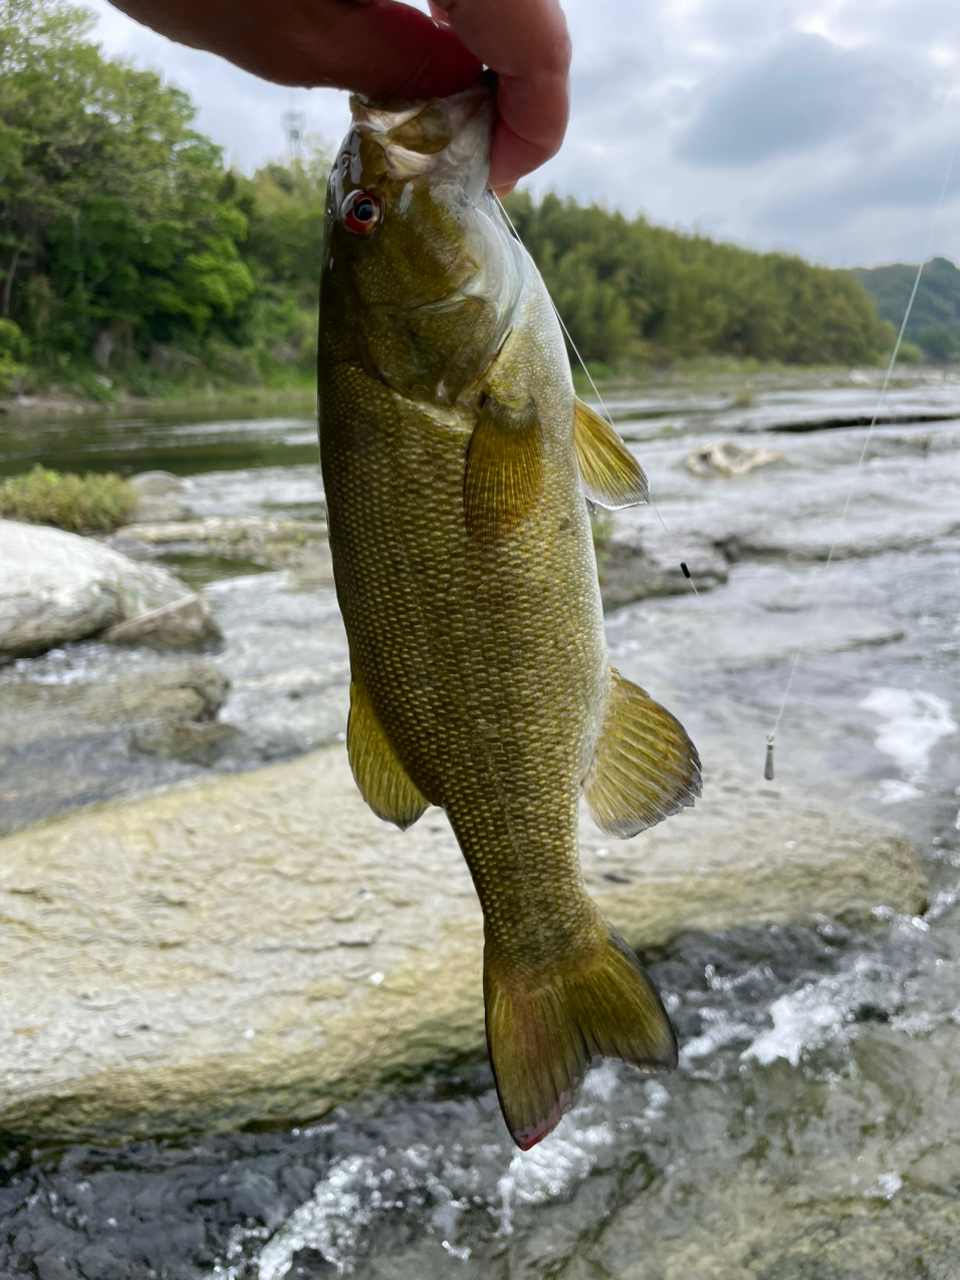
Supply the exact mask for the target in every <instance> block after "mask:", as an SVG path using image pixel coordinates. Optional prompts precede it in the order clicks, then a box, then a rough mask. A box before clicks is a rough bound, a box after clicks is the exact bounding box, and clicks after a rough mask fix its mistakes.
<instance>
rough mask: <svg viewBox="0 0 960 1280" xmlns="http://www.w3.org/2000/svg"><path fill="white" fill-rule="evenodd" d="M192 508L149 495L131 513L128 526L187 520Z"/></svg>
mask: <svg viewBox="0 0 960 1280" xmlns="http://www.w3.org/2000/svg"><path fill="white" fill-rule="evenodd" d="M189 517H190V508H189V507H188V506H187V504H186V503H185V502H177V501H176V499H174V498H167V497H163V496H159V495H158V496H154V495H152V494H148V495H146V496H145V497H143V498H141V499H140V501H139V502H138V503H137V505H136V506H135V507H134V508H133V511H131V513H130V519H129V521H128V524H141V523H144V524H146V523H156V524H160V523H164V522H166V521H168V520H187V519H189Z"/></svg>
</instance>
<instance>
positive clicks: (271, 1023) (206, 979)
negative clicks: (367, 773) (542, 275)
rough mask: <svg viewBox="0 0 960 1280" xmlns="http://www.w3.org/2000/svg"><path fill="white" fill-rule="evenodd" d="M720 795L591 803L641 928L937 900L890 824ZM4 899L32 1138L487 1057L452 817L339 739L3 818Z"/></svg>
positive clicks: (365, 1084)
mask: <svg viewBox="0 0 960 1280" xmlns="http://www.w3.org/2000/svg"><path fill="white" fill-rule="evenodd" d="M706 758H707V759H708V760H709V758H710V753H709V752H707V753H706ZM705 791H706V798H705V800H704V801H703V802H702V803H701V804H700V805H698V807H697V809H696V810H694V811H692V812H688V813H685V814H684V815H683V817H681V818H676V819H672V820H671V821H669V822H667V823H665V824H662V825H661V826H659V827H657V828H655V829H654V830H653V831H650V832H647V833H644V834H643V835H642V836H639V837H637V838H636V839H634V840H631V841H624V842H622V843H621V842H617V843H616V844H613V843H611V842H610V841H607V840H605V839H604V838H603V837H601V836H600V835H599V833H598V832H597V831H595V830H594V829H593V828H592V826H589V824H588V823H587V821H586V820H585V821H584V825H583V831H582V844H581V851H582V856H583V864H584V873H585V877H586V880H587V883H588V885H589V887H590V888H591V891H592V892H593V893H594V894H595V895H596V897H597V899H598V901H599V903H600V906H601V908H602V909H603V910H604V912H606V913H607V915H608V916H609V917H610V919H611V920H612V921H613V922H614V924H615V925H616V926H617V928H619V929H620V930H621V932H622V933H623V934H624V936H625V937H626V938H627V939H628V941H629V942H630V943H631V945H633V946H637V947H650V946H656V945H660V944H663V943H665V942H667V941H668V940H669V939H670V938H672V937H674V936H675V935H677V934H678V933H679V932H681V931H683V930H689V929H724V928H728V927H730V926H733V925H737V924H744V923H756V922H761V921H781V922H786V921H812V920H814V919H815V918H816V917H818V916H820V915H821V914H826V915H831V916H837V915H843V916H849V917H852V918H861V919H866V918H869V916H870V913H871V911H872V910H874V909H875V908H877V907H878V906H886V907H889V908H892V909H894V910H896V911H907V912H916V911H918V910H920V909H921V908H922V906H923V903H924V899H925V885H924V880H923V876H922V874H921V872H920V870H919V867H918V864H917V861H916V857H915V854H914V851H913V849H912V846H911V845H910V842H909V840H908V839H907V837H906V836H905V835H904V834H903V833H902V832H901V831H900V830H899V829H898V828H896V827H893V826H890V825H887V824H884V823H880V822H878V821H876V820H874V819H871V818H867V817H864V816H861V815H859V814H855V813H849V812H845V811H842V810H838V809H834V808H831V807H830V806H828V805H826V804H823V803H821V802H819V801H818V800H816V799H814V798H811V797H808V796H804V795H799V794H791V793H790V792H788V791H787V789H786V788H780V787H776V788H773V787H767V786H764V785H763V784H760V783H756V782H754V781H753V779H752V778H751V779H749V780H748V779H747V778H746V776H745V775H744V774H743V773H741V772H739V771H738V770H737V769H735V768H733V767H727V766H723V765H720V766H718V767H714V768H713V769H712V770H708V773H707V779H706V788H705ZM0 895H2V897H0V904H2V905H0V979H2V987H3V991H4V1018H3V1022H2V1026H0V1054H2V1060H3V1063H4V1071H3V1074H2V1076H0V1126H2V1127H3V1128H4V1129H6V1130H7V1131H10V1132H13V1133H20V1134H29V1135H30V1136H31V1138H32V1139H33V1140H38V1139H40V1138H41V1137H42V1138H44V1139H48V1138H54V1137H55V1138H57V1139H73V1138H79V1137H81V1136H96V1137H98V1138H111V1139H122V1138H124V1137H129V1136H134V1135H143V1134H148V1133H171V1132H174V1131H184V1130H188V1129H190V1128H200V1127H203V1128H205V1129H206V1128H209V1127H210V1126H214V1127H224V1128H227V1127H240V1126H242V1125H244V1124H247V1123H249V1122H265V1123H280V1122H288V1121H291V1120H293V1119H297V1118H299V1119H306V1118H310V1117H315V1116H320V1115H322V1114H324V1113H325V1112H327V1111H329V1110H330V1108H331V1107H333V1106H335V1105H337V1104H338V1103H340V1102H342V1101H343V1100H345V1099H347V1098H348V1097H350V1096H352V1095H356V1094H358V1093H361V1092H363V1091H365V1090H368V1089H371V1088H374V1087H377V1086H380V1085H382V1084H383V1083H384V1082H385V1081H386V1080H388V1079H391V1078H392V1079H396V1078H397V1077H398V1073H399V1074H401V1075H404V1076H405V1077H406V1078H409V1076H410V1075H411V1073H413V1074H415V1073H417V1072H418V1071H422V1070H423V1069H425V1068H426V1067H428V1066H429V1065H431V1064H435V1063H440V1062H444V1061H450V1060H451V1059H455V1058H457V1057H458V1056H460V1055H463V1054H470V1055H475V1054H478V1053H480V1052H482V1045H483V1001H482V991H481V947H482V935H481V920H480V911H479V907H478V905H477V901H476V896H475V894H474V891H473V887H472V885H471V882H470V877H469V873H468V872H467V868H466V866H465V864H464V862H463V859H462V858H461V856H460V854H459V851H458V850H457V847H456V844H455V842H454V840H453V837H452V835H451V833H450V829H449V826H448V824H447V822H446V819H445V818H444V817H443V815H442V814H441V813H439V811H437V810H431V811H429V812H428V813H427V814H425V815H424V817H423V818H422V819H421V821H420V822H419V823H418V824H417V825H416V826H415V827H413V828H411V830H410V831H408V832H406V833H400V832H399V831H397V830H396V829H395V828H392V827H389V826H387V825H385V824H383V823H381V822H378V820H377V819H376V818H375V817H374V816H373V815H372V813H370V811H369V810H368V809H367V808H366V807H365V805H364V804H363V802H362V801H361V799H360V797H359V795H358V794H357V792H356V788H355V787H354V784H353V780H352V778H351V776H350V770H349V766H348V764H347V761H346V755H345V752H344V751H343V749H342V747H339V748H330V749H326V750H323V751H320V752H316V753H314V754H312V755H309V756H305V757H302V758H301V759H298V760H296V761H294V762H291V763H287V764H282V765H278V766H273V767H271V768H268V769H263V770H260V771H257V772H255V773H248V774H244V775H239V776H237V775H235V776H232V777H222V778H219V779H216V780H212V781H208V782H204V783H202V784H201V785H194V786H191V787H189V788H181V789H178V790H174V791H168V792H166V793H162V794H159V795H154V796H151V797H149V798H146V799H142V800H138V801H136V802H133V803H127V804H111V805H105V806H101V807H100V808H98V809H94V810H88V811H86V812H82V813H79V814H74V815H71V816H70V817H68V818H65V819H63V820H60V821H57V822H51V823H47V824H45V825H44V826H42V827H38V828H34V829H32V830H28V831H23V832H20V833H18V834H16V835H13V836H8V837H6V838H5V839H3V840H2V841H0Z"/></svg>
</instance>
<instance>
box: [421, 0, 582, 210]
mask: <svg viewBox="0 0 960 1280" xmlns="http://www.w3.org/2000/svg"><path fill="white" fill-rule="evenodd" d="M441 4H442V7H443V8H444V9H445V10H446V12H447V16H448V18H449V20H450V24H451V26H452V27H453V29H454V31H456V32H457V34H458V35H459V36H460V37H461V39H462V40H463V43H464V44H465V45H466V46H467V48H468V49H470V50H471V51H472V52H473V53H475V54H476V55H477V57H478V58H481V59H482V60H483V61H484V62H485V63H486V64H487V66H489V67H492V68H493V70H494V71H496V72H498V74H499V87H498V90H497V108H498V111H499V120H498V122H497V126H496V128H495V131H494V135H493V147H492V152H491V170H490V185H491V186H492V187H494V189H498V188H500V187H505V186H511V185H512V184H513V183H515V182H516V181H517V179H518V178H520V177H522V176H523V175H524V174H526V173H529V172H530V171H531V170H533V169H535V168H536V167H537V166H538V165H540V164H543V162H544V161H545V160H548V159H549V158H550V156H552V155H554V154H555V153H556V152H557V151H558V150H559V148H560V144H561V142H562V141H563V135H564V132H565V131H566V126H567V119H568V117H569V113H570V87H569V74H570V36H569V34H568V32H567V24H566V21H565V19H564V16H563V11H562V10H561V8H560V5H559V3H558V0H441Z"/></svg>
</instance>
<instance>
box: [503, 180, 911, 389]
mask: <svg viewBox="0 0 960 1280" xmlns="http://www.w3.org/2000/svg"><path fill="white" fill-rule="evenodd" d="M507 207H508V210H509V212H510V216H511V218H512V220H513V222H514V223H515V225H516V227H517V229H518V231H519V233H520V237H521V239H522V240H523V242H524V243H525V244H526V246H527V248H528V249H529V250H530V252H531V254H532V255H533V257H534V259H535V261H536V263H537V266H538V267H539V268H540V271H541V274H542V275H543V278H544V280H545V282H546V284H547V287H548V288H549V289H550V292H551V294H552V295H553V298H554V301H555V302H556V304H557V308H558V310H559V311H560V314H561V315H562V316H563V317H564V319H565V321H566V323H567V325H568V327H569V329H570V332H571V335H572V337H573V340H574V342H575V343H576V345H577V347H578V348H579V350H580V353H581V355H582V356H583V357H584V359H585V360H587V361H590V360H604V361H608V362H616V361H624V360H627V361H629V360H635V359H637V358H638V357H639V358H644V357H646V358H648V359H650V360H657V361H667V360H672V359H675V358H677V357H680V358H685V359H691V358H697V357H700V356H705V355H730V356H735V357H738V358H741V359H742V358H750V357H752V358H754V359H756V360H760V361H779V362H783V363H787V364H848V365H849V364H861V363H873V362H874V361H875V360H876V359H877V358H878V356H879V354H880V352H881V350H882V349H883V347H884V346H885V345H888V343H889V337H888V334H887V330H886V328H885V327H884V326H883V325H881V324H880V323H879V322H878V320H877V318H876V316H875V314H874V311H873V307H872V306H871V304H870V301H869V299H868V298H867V297H866V295H865V293H864V292H863V290H862V288H860V286H859V285H858V284H857V283H856V281H855V280H854V279H853V276H852V274H851V273H850V272H848V271H834V270H830V269H828V268H826V267H816V266H811V265H810V264H809V263H807V262H804V261H803V260H802V259H800V258H795V257H789V256H787V255H785V254H780V253H765V254H759V253H753V252H750V251H749V250H747V249H741V248H738V247H737V246H736V245H730V244H718V243H716V242H715V241H713V240H709V239H707V238H706V237H704V236H689V235H680V234H677V233H676V232H673V231H668V230H666V229H665V228H662V227H652V226H650V225H649V223H647V222H646V221H645V219H643V218H636V219H633V220H630V219H627V218H625V217H623V216H622V215H621V214H617V213H613V214H611V213H608V212H607V211H606V210H604V209H600V208H598V207H597V206H596V205H592V206H590V207H589V208H583V207H581V206H579V205H578V204H576V203H575V202H574V201H573V200H560V199H559V198H558V197H557V196H547V197H546V198H545V199H544V201H543V202H542V204H540V205H539V206H535V205H534V204H533V202H532V200H531V198H530V196H529V195H527V194H524V193H520V194H515V195H513V196H511V197H510V198H509V200H508V201H507Z"/></svg>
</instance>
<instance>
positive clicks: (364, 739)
mask: <svg viewBox="0 0 960 1280" xmlns="http://www.w3.org/2000/svg"><path fill="white" fill-rule="evenodd" d="M347 756H348V757H349V760H350V768H351V769H352V770H353V776H354V778H355V779H356V781H357V786H358V787H359V788H360V794H361V795H362V796H363V798H364V800H366V802H367V804H368V805H369V806H370V808H371V809H372V810H373V812H374V813H375V814H376V815H377V817H378V818H383V819H384V821H385V822H395V823H396V824H397V826H398V827H400V829H401V830H403V829H404V828H406V827H409V826H411V825H412V824H413V823H414V822H416V820H417V819H418V818H419V817H420V815H421V814H422V813H423V811H424V809H426V807H427V804H428V802H427V801H426V800H425V799H424V797H423V796H422V795H421V794H420V792H419V791H418V790H417V788H416V787H415V786H414V784H413V783H412V782H411V781H410V779H409V777H408V776H407V771H406V770H405V769H404V767H403V765H402V764H401V763H400V761H399V760H398V759H397V753H396V752H395V751H394V749H393V747H392V746H391V745H390V742H389V741H388V739H387V736H386V734H385V733H384V732H383V729H381V727H380V722H379V720H377V717H376V716H375V715H374V711H373V707H371V705H370V700H369V698H368V697H367V695H366V693H365V692H364V690H363V688H362V686H361V685H359V684H358V683H357V682H356V681H355V680H354V681H353V683H352V684H351V685H350V718H349V719H348V721H347Z"/></svg>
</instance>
